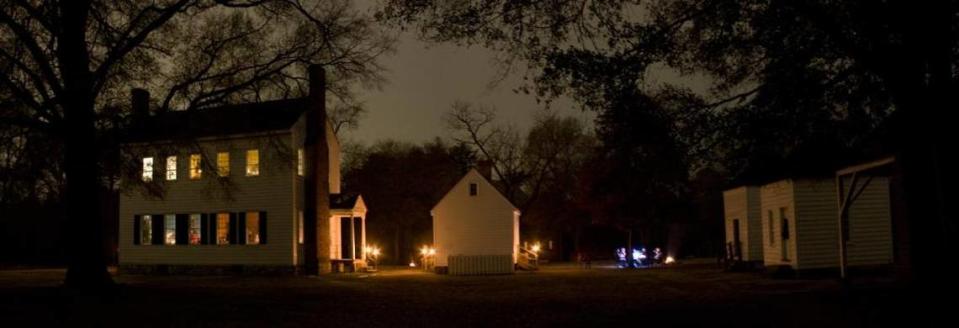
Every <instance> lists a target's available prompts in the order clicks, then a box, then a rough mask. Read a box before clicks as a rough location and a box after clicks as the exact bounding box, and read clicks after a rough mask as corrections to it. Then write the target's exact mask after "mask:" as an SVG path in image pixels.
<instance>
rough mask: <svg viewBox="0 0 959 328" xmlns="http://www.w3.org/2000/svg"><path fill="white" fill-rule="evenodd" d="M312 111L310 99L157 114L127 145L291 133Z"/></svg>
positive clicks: (132, 131)
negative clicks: (251, 134) (302, 117)
mask: <svg viewBox="0 0 959 328" xmlns="http://www.w3.org/2000/svg"><path fill="white" fill-rule="evenodd" d="M308 109H309V100H308V99H307V98H296V99H287V100H274V101H266V102H258V103H247V104H238V105H225V106H219V107H212V108H204V109H193V110H181V111H169V112H163V113H155V114H154V115H152V116H150V117H148V118H146V119H144V120H143V122H141V123H136V124H133V128H131V129H130V130H129V132H128V134H127V137H126V138H125V140H124V141H125V142H148V141H160V140H174V139H188V138H200V137H210V136H224V135H235V134H247V133H256V132H266V131H278V130H285V129H289V128H290V127H292V126H293V124H294V123H296V121H297V120H298V119H299V118H300V116H301V115H302V114H303V113H304V112H305V111H307V110H308Z"/></svg>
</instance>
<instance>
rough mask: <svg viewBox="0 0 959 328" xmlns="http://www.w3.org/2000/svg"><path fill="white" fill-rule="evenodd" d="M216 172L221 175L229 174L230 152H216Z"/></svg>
mask: <svg viewBox="0 0 959 328" xmlns="http://www.w3.org/2000/svg"><path fill="white" fill-rule="evenodd" d="M216 173H217V175H219V176H221V177H228V176H230V153H229V152H220V153H216Z"/></svg>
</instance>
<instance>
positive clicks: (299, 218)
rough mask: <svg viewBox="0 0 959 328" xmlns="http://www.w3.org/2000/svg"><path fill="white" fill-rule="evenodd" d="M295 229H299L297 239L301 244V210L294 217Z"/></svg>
mask: <svg viewBox="0 0 959 328" xmlns="http://www.w3.org/2000/svg"><path fill="white" fill-rule="evenodd" d="M296 230H298V231H299V236H298V237H297V240H298V241H299V243H300V244H301V245H302V244H303V211H299V213H297V217H296Z"/></svg>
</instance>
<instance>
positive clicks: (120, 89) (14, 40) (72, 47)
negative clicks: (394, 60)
mask: <svg viewBox="0 0 959 328" xmlns="http://www.w3.org/2000/svg"><path fill="white" fill-rule="evenodd" d="M373 23H374V21H373V18H372V17H368V16H367V15H364V14H360V13H358V12H357V11H356V10H354V9H353V7H352V4H351V2H349V1H346V0H330V1H317V2H309V3H305V2H302V1H300V0H247V1H241V0H237V1H231V0H157V1H136V0H115V1H105V0H104V1H92V0H70V1H66V0H64V1H54V0H49V1H40V0H0V40H2V42H0V68H3V73H4V74H2V75H0V86H2V90H4V91H2V92H0V97H2V99H0V103H4V104H5V105H3V106H0V111H2V112H0V125H3V126H17V127H21V128H27V129H32V130H34V131H38V133H42V134H43V135H45V136H49V137H50V138H51V139H52V140H55V141H56V142H57V143H58V144H61V145H62V149H63V157H62V163H63V175H64V176H65V178H66V188H65V189H66V190H65V192H64V195H63V196H64V200H65V203H66V209H67V211H66V212H67V213H70V217H69V220H68V222H69V223H68V224H69V227H68V230H69V231H71V232H72V233H71V236H72V237H71V240H70V241H69V243H68V244H69V245H70V248H69V250H68V270H67V277H66V284H67V285H68V286H78V287H100V286H105V285H109V284H112V278H111V277H110V275H109V273H107V271H106V265H105V258H104V255H103V252H102V249H103V247H102V243H103V240H104V235H103V220H101V214H100V213H99V208H98V207H99V204H100V199H99V198H100V196H99V192H98V190H100V188H103V187H104V186H103V184H104V179H103V176H104V173H105V172H104V171H103V168H104V167H106V166H105V165H104V164H105V162H106V161H108V160H109V158H111V157H110V156H107V155H106V154H107V153H110V152H111V149H115V148H116V145H115V144H112V143H111V140H114V139H110V138H106V137H105V134H104V133H103V132H104V129H105V128H107V127H111V126H112V127H117V126H122V125H117V124H107V123H105V122H117V121H122V118H124V117H125V116H126V114H127V112H128V111H123V110H121V111H107V110H105V109H106V108H110V107H113V106H111V105H115V104H123V103H125V102H126V97H127V96H126V95H127V94H128V89H129V88H130V87H132V86H139V87H144V88H147V89H149V90H151V91H152V92H153V93H154V94H162V95H164V96H163V97H162V98H161V100H160V103H159V104H157V107H158V108H160V110H170V109H188V110H192V109H202V108H205V107H210V106H215V105H218V104H224V103H231V102H239V101H256V100H262V99H275V98H285V97H293V96H300V95H305V94H307V90H308V89H307V87H308V86H307V79H306V77H305V75H306V74H305V73H304V71H305V69H306V67H307V65H308V64H310V63H317V64H321V65H323V66H325V67H326V68H327V71H328V72H330V75H331V78H330V83H329V86H330V90H331V92H332V93H333V95H334V97H337V98H339V99H351V93H350V85H353V84H357V83H359V84H376V83H379V82H380V81H381V80H382V77H381V75H380V74H379V73H380V72H381V71H382V67H380V65H379V64H378V63H377V61H376V60H377V58H379V57H380V56H381V55H383V54H385V53H388V52H390V51H392V49H393V39H392V37H391V36H390V35H387V34H384V33H382V32H381V31H379V30H377V29H376V28H375V27H374V25H373Z"/></svg>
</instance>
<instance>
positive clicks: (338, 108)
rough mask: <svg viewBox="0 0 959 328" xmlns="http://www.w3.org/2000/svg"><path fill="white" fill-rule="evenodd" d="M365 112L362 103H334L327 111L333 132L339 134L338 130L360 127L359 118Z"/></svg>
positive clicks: (361, 117)
mask: <svg viewBox="0 0 959 328" xmlns="http://www.w3.org/2000/svg"><path fill="white" fill-rule="evenodd" d="M365 114H366V107H363V104H343V103H340V104H336V105H334V106H333V110H331V111H330V113H329V118H330V124H331V125H332V126H333V134H335V135H337V136H340V131H346V130H355V129H356V128H358V127H360V120H361V119H363V116H364V115H365Z"/></svg>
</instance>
